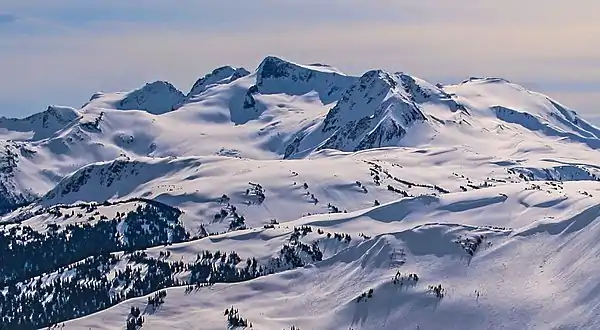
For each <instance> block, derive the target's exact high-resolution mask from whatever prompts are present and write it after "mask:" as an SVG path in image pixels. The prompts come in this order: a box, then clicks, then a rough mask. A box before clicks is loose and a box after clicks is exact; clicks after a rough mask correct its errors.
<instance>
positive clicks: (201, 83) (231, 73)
mask: <svg viewBox="0 0 600 330" xmlns="http://www.w3.org/2000/svg"><path fill="white" fill-rule="evenodd" d="M249 74H250V71H248V70H246V69H244V68H242V67H239V68H235V67H232V66H229V65H226V66H221V67H218V68H216V69H214V70H213V71H212V72H210V73H208V74H206V75H205V76H204V77H202V78H200V79H198V80H197V81H196V82H195V83H194V85H193V86H192V89H191V90H190V92H189V93H188V95H187V97H188V98H190V97H192V96H195V95H199V94H201V93H203V92H204V91H205V90H207V89H208V88H210V87H212V86H215V85H222V84H229V83H231V82H233V81H236V80H237V79H239V78H242V77H245V76H247V75H249Z"/></svg>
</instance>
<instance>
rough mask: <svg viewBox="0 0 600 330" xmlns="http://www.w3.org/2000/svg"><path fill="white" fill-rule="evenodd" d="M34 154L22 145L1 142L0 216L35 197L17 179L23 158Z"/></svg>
mask: <svg viewBox="0 0 600 330" xmlns="http://www.w3.org/2000/svg"><path fill="white" fill-rule="evenodd" d="M32 152H33V151H31V150H30V149H28V148H27V146H26V145H24V144H22V143H19V142H5V141H0V214H4V213H6V212H9V211H11V210H13V209H15V208H16V207H18V206H20V205H23V204H27V203H28V202H30V201H32V200H33V198H34V197H35V196H33V194H31V193H30V192H29V190H28V189H25V188H24V187H22V186H21V185H20V184H19V183H18V179H17V178H16V174H17V172H19V167H18V166H19V163H20V161H21V159H22V157H21V156H25V157H27V156H30V153H32Z"/></svg>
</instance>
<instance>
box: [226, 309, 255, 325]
mask: <svg viewBox="0 0 600 330" xmlns="http://www.w3.org/2000/svg"><path fill="white" fill-rule="evenodd" d="M224 315H225V316H226V317H227V325H228V326H229V328H232V329H235V328H248V327H250V328H252V323H249V322H248V319H245V318H243V317H241V316H240V312H239V311H238V310H237V308H233V306H231V309H225V313H224Z"/></svg>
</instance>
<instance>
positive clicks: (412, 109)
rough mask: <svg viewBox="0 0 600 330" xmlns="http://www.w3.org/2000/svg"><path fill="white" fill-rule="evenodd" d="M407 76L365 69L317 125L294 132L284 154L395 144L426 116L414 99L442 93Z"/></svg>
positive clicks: (349, 149) (422, 98)
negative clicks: (296, 134)
mask: <svg viewBox="0 0 600 330" xmlns="http://www.w3.org/2000/svg"><path fill="white" fill-rule="evenodd" d="M409 78H410V77H408V76H404V75H401V74H390V73H388V72H385V71H382V70H373V71H369V72H367V73H365V74H364V75H363V76H362V77H360V78H359V79H358V81H357V82H356V83H355V84H353V85H351V86H350V87H349V88H348V89H347V90H346V91H345V92H344V93H343V95H342V97H341V99H340V100H339V101H338V103H337V104H336V105H335V106H334V107H333V108H332V109H331V110H330V111H329V112H328V113H327V116H326V117H325V119H324V120H323V122H322V124H321V125H320V126H319V127H318V128H313V129H312V130H311V132H310V133H308V134H306V135H305V133H299V134H298V136H297V137H296V139H295V140H294V141H292V142H291V143H290V144H289V145H288V147H287V149H286V151H285V155H284V157H286V158H287V157H290V156H291V155H292V154H294V153H296V152H300V151H303V150H306V149H314V150H321V149H337V150H342V151H358V150H364V149H369V148H377V147H386V146H393V145H396V144H397V143H398V142H399V141H400V139H402V138H403V137H404V136H405V135H406V133H407V129H408V128H409V127H411V126H412V125H413V124H415V123H417V122H425V121H426V120H427V118H426V115H425V114H424V113H423V111H421V109H420V107H419V105H418V103H417V101H418V102H425V100H427V99H429V98H434V96H435V99H439V95H442V93H440V91H439V90H436V94H434V93H432V92H427V93H426V92H425V91H424V89H422V88H420V87H419V86H418V85H417V84H416V83H415V81H414V79H412V78H410V79H409ZM432 90H433V89H432Z"/></svg>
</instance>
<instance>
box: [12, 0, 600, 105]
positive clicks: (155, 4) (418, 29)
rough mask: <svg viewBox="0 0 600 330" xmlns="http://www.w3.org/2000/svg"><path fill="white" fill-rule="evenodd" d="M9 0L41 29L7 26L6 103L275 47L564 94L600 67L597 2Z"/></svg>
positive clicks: (195, 72) (353, 67) (133, 81)
mask: <svg viewBox="0 0 600 330" xmlns="http://www.w3.org/2000/svg"><path fill="white" fill-rule="evenodd" d="M8 2H9V4H8V5H7V10H10V11H11V12H14V13H17V14H18V15H20V16H19V17H24V18H27V19H23V20H22V26H21V28H22V29H25V26H27V25H29V26H30V28H29V30H28V31H29V33H28V34H27V36H26V37H4V36H3V35H1V34H0V49H3V51H2V52H0V72H3V75H2V77H0V101H2V100H4V101H5V102H7V100H8V101H10V102H11V103H12V104H14V103H16V101H15V100H28V101H27V102H29V103H30V104H33V103H32V102H33V101H31V99H32V98H31V96H30V95H31V94H30V93H31V91H32V90H33V91H35V93H36V96H35V97H34V99H35V102H46V103H50V102H55V101H53V100H68V99H69V97H70V98H71V99H72V100H73V101H71V102H70V104H71V105H78V103H79V102H83V101H84V100H85V99H86V98H87V97H89V95H91V94H92V93H94V92H96V91H98V90H106V91H112V90H123V89H132V88H135V87H137V86H140V85H142V84H143V83H144V82H146V81H150V80H154V79H165V80H169V81H172V82H174V83H175V84H176V85H177V86H178V87H180V88H182V89H187V88H189V86H190V85H191V84H192V83H193V82H194V80H195V79H196V78H198V77H199V76H202V75H204V74H205V73H206V72H209V71H210V70H212V69H213V68H215V67H217V66H220V65H224V64H232V65H243V66H246V67H248V68H250V69H253V68H255V67H256V65H257V64H258V63H259V61H260V60H261V59H262V58H264V56H266V55H270V54H272V55H278V56H283V57H286V58H288V59H290V60H293V61H298V62H303V63H308V62H323V63H329V64H332V65H334V66H337V67H338V68H340V69H342V70H344V71H347V72H349V73H353V74H360V73H362V72H364V71H366V70H368V69H371V68H385V69H389V70H392V71H405V72H408V73H411V74H414V75H416V76H420V77H423V78H425V79H429V80H433V81H438V80H440V81H443V82H453V81H459V80H461V79H463V78H465V77H467V76H503V77H506V78H508V79H509V80H513V81H515V82H526V83H528V82H541V81H545V82H555V85H556V86H553V87H552V88H553V89H552V90H553V91H554V92H559V89H560V86H564V87H563V88H565V89H569V87H568V86H574V84H577V83H589V84H590V86H593V82H594V81H595V80H596V79H597V77H599V76H600V65H599V64H600V38H596V37H594V36H597V35H600V25H598V24H597V23H596V18H595V17H594V15H593V13H595V12H597V10H598V9H600V3H598V2H595V1H583V0H574V2H570V3H569V4H567V3H566V2H561V1H557V0H548V1H544V2H542V1H541V0H530V1H527V2H524V3H523V2H521V1H517V0H505V1H503V2H498V1H491V0H480V1H477V2H469V3H465V2H464V1H458V0H448V1H443V2H440V1H438V0H421V1H419V2H414V1H406V0H400V1H391V0H380V1H372V2H364V1H358V0H344V1H342V0H330V1H328V2H326V3H324V2H322V1H316V0H304V1H300V0H289V1H284V2H282V1H275V0H270V1H267V0H262V1H254V2H243V1H233V0H222V1H217V2H215V1H205V0H198V1H191V0H180V1H177V2H166V1H162V0H160V1H159V0H145V1H139V0H131V1H116V0H106V1H103V2H91V3H88V2H85V5H83V4H82V2H81V1H79V0H56V1H53V2H51V4H52V5H50V3H49V2H46V1H40V0H28V1H22V0H19V1H16V0H8ZM3 6H4V4H3ZM109 9H110V10H109ZM565 12H569V15H564V13H565ZM19 21H21V19H20V20H19ZM13 25H16V24H13ZM33 27H35V28H33ZM48 31H52V33H50V32H48ZM0 33H1V29H0ZM546 86H548V85H547V84H546ZM590 88H593V87H590ZM542 91H543V90H542ZM589 92H590V93H591V92H593V91H589ZM578 95H580V96H581V97H587V95H588V94H581V93H580V94H578ZM570 99H573V100H576V96H574V97H572V98H570ZM559 101H560V99H559ZM74 103H76V104H74ZM565 103H567V102H565ZM573 103H574V102H573ZM578 103H585V102H578ZM586 104H587V103H586ZM567 105H571V104H568V103H567ZM32 110H35V109H32ZM0 111H1V110H0Z"/></svg>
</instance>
